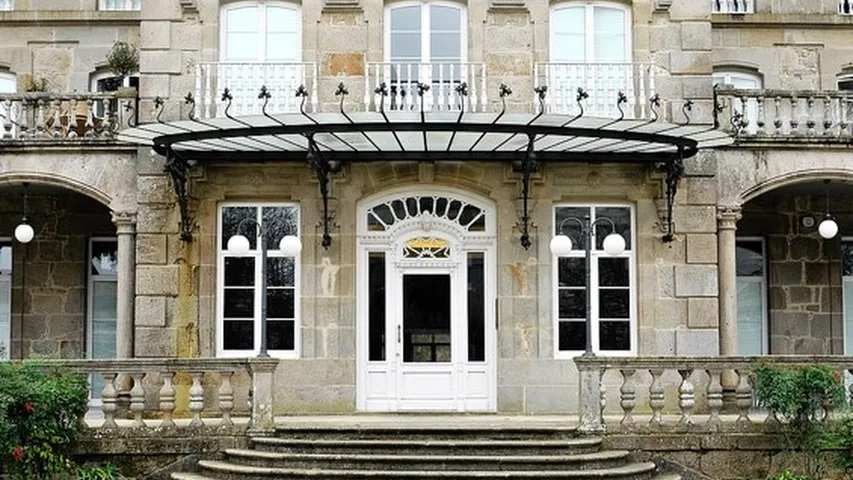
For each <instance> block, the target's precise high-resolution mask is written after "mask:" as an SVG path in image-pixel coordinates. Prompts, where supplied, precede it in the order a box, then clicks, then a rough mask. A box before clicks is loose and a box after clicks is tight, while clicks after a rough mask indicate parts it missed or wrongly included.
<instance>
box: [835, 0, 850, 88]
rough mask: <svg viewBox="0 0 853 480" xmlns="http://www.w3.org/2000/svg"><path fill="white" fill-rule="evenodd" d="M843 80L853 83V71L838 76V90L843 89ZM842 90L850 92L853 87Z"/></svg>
mask: <svg viewBox="0 0 853 480" xmlns="http://www.w3.org/2000/svg"><path fill="white" fill-rule="evenodd" d="M851 1H853V0H851ZM841 82H851V83H853V73H842V74H841V75H839V76H838V77H837V78H836V81H835V88H836V89H837V90H841ZM841 91H844V92H850V91H853V89H851V90H841Z"/></svg>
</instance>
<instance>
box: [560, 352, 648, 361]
mask: <svg viewBox="0 0 853 480" xmlns="http://www.w3.org/2000/svg"><path fill="white" fill-rule="evenodd" d="M593 353H594V354H595V356H596V357H636V356H637V352H634V351H632V350H627V351H625V350H611V351H601V352H593ZM583 354H584V351H583V350H561V351H558V352H557V353H556V354H555V355H554V358H555V359H556V360H572V359H574V358H575V357H580V356H582V355H583Z"/></svg>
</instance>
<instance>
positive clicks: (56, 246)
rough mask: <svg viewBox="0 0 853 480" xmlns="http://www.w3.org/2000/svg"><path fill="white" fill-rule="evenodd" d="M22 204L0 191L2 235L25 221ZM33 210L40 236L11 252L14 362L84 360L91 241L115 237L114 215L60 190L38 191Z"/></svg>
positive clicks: (16, 197) (18, 197)
mask: <svg viewBox="0 0 853 480" xmlns="http://www.w3.org/2000/svg"><path fill="white" fill-rule="evenodd" d="M21 201H22V198H21V195H20V189H18V191H17V192H16V193H14V194H12V193H6V192H4V191H2V190H0V232H4V233H5V232H10V233H11V232H13V231H14V229H15V227H16V226H17V225H18V224H19V223H20V221H21V208H22V203H21ZM29 209H30V213H29V215H28V219H29V222H30V224H31V225H32V226H33V228H34V229H35V238H34V239H33V241H32V242H31V243H29V244H28V245H26V246H23V245H22V244H20V243H17V242H14V244H13V250H12V252H13V253H12V255H13V266H12V348H11V354H12V358H21V357H24V358H29V357H40V356H42V357H43V356H49V357H60V358H79V357H82V356H85V348H86V343H85V329H86V295H87V290H86V284H87V273H88V268H89V265H90V263H89V261H88V260H89V259H88V239H89V238H90V237H92V236H115V227H114V225H113V223H112V221H111V220H110V215H109V211H108V210H107V209H106V207H104V206H103V205H101V204H99V203H97V202H95V201H94V200H91V199H89V198H86V197H84V196H82V195H79V194H75V193H67V192H61V191H59V190H57V189H51V190H43V191H42V192H39V191H38V190H34V192H33V195H31V196H30V202H29ZM21 312H23V315H21Z"/></svg>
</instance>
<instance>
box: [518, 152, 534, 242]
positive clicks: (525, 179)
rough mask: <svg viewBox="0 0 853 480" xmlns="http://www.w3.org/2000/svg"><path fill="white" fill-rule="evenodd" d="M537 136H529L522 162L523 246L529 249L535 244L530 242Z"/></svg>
mask: <svg viewBox="0 0 853 480" xmlns="http://www.w3.org/2000/svg"><path fill="white" fill-rule="evenodd" d="M535 140H536V135H528V136H527V153H526V155H525V156H524V159H523V160H522V161H521V246H522V247H524V249H525V250H527V249H529V248H530V246H531V245H533V243H532V242H531V241H530V211H529V205H528V204H529V201H530V176H531V175H533V172H534V171H536V151H535V150H534V148H533V143H534V141H535Z"/></svg>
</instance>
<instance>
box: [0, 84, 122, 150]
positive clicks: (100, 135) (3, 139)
mask: <svg viewBox="0 0 853 480" xmlns="http://www.w3.org/2000/svg"><path fill="white" fill-rule="evenodd" d="M135 120H136V90H135V89H128V90H127V91H121V92H103V93H0V144H3V143H10V142H22V141H26V142H56V141H61V142H64V141H91V140H112V139H113V138H114V136H115V133H116V132H117V131H119V130H121V129H124V128H127V127H128V125H130V124H132V123H134V122H135Z"/></svg>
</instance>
